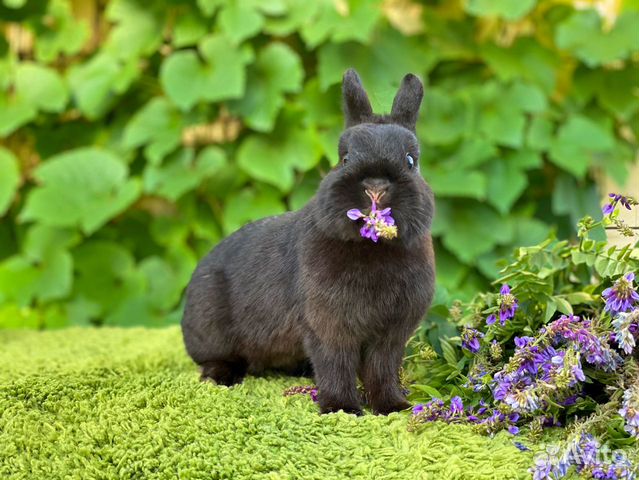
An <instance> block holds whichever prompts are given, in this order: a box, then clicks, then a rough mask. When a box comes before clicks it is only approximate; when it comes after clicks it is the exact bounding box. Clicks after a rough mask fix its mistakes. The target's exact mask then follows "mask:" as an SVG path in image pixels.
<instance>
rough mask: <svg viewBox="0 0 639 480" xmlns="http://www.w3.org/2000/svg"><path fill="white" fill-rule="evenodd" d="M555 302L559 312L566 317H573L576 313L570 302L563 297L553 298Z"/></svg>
mask: <svg viewBox="0 0 639 480" xmlns="http://www.w3.org/2000/svg"><path fill="white" fill-rule="evenodd" d="M553 301H554V302H555V304H556V305H557V310H559V311H560V312H561V313H564V314H566V315H572V314H573V313H574V312H573V310H572V305H570V302H568V300H566V299H565V298H563V297H561V296H555V297H553Z"/></svg>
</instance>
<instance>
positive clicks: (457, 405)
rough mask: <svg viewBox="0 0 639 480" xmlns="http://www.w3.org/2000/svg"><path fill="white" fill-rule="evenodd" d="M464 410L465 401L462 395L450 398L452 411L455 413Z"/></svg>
mask: <svg viewBox="0 0 639 480" xmlns="http://www.w3.org/2000/svg"><path fill="white" fill-rule="evenodd" d="M463 411H464V403H463V402H462V399H461V398H460V397H453V398H451V400H450V412H451V413H452V414H453V415H455V414H458V413H462V412H463Z"/></svg>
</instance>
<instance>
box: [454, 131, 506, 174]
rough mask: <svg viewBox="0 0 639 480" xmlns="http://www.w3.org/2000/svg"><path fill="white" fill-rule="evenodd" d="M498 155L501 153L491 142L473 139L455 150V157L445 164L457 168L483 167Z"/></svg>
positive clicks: (480, 138) (477, 138)
mask: <svg viewBox="0 0 639 480" xmlns="http://www.w3.org/2000/svg"><path fill="white" fill-rule="evenodd" d="M498 154H499V151H498V150H497V148H496V147H495V145H493V144H492V143H491V142H490V141H488V140H487V139H485V138H482V137H473V138H469V139H467V140H465V141H464V142H463V143H462V144H461V145H460V146H459V147H458V148H457V149H456V150H455V153H454V155H452V156H451V157H449V158H447V159H446V160H445V161H444V162H445V163H447V164H450V165H455V166H456V167H457V168H470V167H476V166H479V165H482V164H484V163H486V162H487V161H488V160H490V159H492V158H495V157H496V156H497V155H498Z"/></svg>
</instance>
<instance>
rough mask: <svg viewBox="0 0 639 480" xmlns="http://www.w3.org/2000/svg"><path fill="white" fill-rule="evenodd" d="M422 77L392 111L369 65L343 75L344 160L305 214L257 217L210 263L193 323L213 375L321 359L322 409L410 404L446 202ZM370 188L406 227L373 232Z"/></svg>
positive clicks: (219, 378) (203, 362) (197, 276)
mask: <svg viewBox="0 0 639 480" xmlns="http://www.w3.org/2000/svg"><path fill="white" fill-rule="evenodd" d="M422 96H423V86H422V83H421V81H420V80H419V79H418V78H417V77H416V76H414V75H411V74H409V75H406V76H405V77H404V79H403V81H402V84H401V87H400V89H399V91H398V93H397V95H396V97H395V100H394V102H393V107H392V111H391V113H390V115H383V116H381V115H375V114H373V111H372V108H371V105H370V102H369V100H368V96H367V95H366V92H365V91H364V88H363V87H362V84H361V81H360V79H359V76H358V75H357V73H356V72H355V71H354V70H349V71H347V72H346V74H345V75H344V80H343V101H344V114H345V117H346V130H345V131H344V133H343V134H342V137H341V138H340V142H339V155H340V158H341V159H342V161H341V163H340V165H338V166H337V167H335V168H334V169H333V170H332V171H331V172H330V173H329V174H328V175H327V176H326V177H325V178H324V179H323V180H322V182H321V183H320V186H319V190H318V192H317V194H316V195H315V197H313V198H312V199H311V200H310V201H309V203H308V204H307V205H306V206H305V207H304V208H302V209H301V210H299V211H296V212H289V213H286V214H283V215H279V216H275V217H268V218H264V219H262V220H259V221H256V222H253V223H251V224H248V225H246V226H244V227H243V228H241V229H240V230H238V231H237V232H235V233H234V234H233V235H231V236H230V237H228V238H226V239H225V240H224V241H222V242H221V243H220V244H219V245H218V246H217V247H216V248H215V249H214V250H213V251H212V252H211V253H209V254H208V256H207V257H206V258H204V259H203V260H202V261H201V262H200V264H199V265H198V267H197V269H196V270H195V273H194V274H193V278H192V279H191V282H190V284H189V286H188V289H187V298H186V308H185V312H184V318H183V320H182V330H183V334H184V342H185V344H186V349H187V351H188V353H189V354H190V355H191V357H192V358H193V360H195V362H196V363H197V364H199V365H200V366H201V367H202V378H203V379H206V378H210V379H213V380H215V381H216V382H217V383H218V384H222V385H233V384H235V383H239V382H241V381H242V379H243V377H244V375H245V374H246V373H247V372H249V373H257V372H260V371H262V370H263V369H266V368H268V369H271V368H275V369H284V370H289V371H294V370H295V369H296V368H297V367H299V366H301V365H303V364H304V363H305V362H308V360H310V363H311V365H312V369H313V372H314V376H315V381H316V383H317V386H318V389H319V394H318V397H319V405H320V409H321V411H322V412H323V413H326V412H335V411H337V410H340V409H342V410H344V411H345V412H351V413H356V414H360V413H361V404H360V397H359V395H358V392H357V389H356V378H357V376H358V375H359V377H360V379H361V380H362V381H363V383H364V387H365V390H366V392H367V393H366V397H367V399H368V402H369V404H370V406H371V408H372V409H373V411H374V412H376V413H380V414H387V413H390V412H393V411H397V410H402V409H405V408H407V407H408V406H409V404H408V403H407V402H406V398H405V396H404V394H403V393H402V390H401V388H400V383H399V369H400V366H401V363H402V358H403V353H404V347H405V344H406V341H407V340H408V338H409V337H410V335H411V334H412V333H413V331H414V330H415V328H416V327H417V325H418V323H419V321H420V319H421V318H422V317H423V315H424V314H425V312H426V310H427V309H428V306H429V304H430V302H431V300H432V296H433V290H434V283H435V261H434V255H433V249H432V242H431V237H430V225H431V220H432V217H433V211H434V199H433V195H432V192H431V190H430V188H429V187H428V186H427V184H426V182H424V180H423V178H422V176H421V174H420V172H419V166H418V158H419V144H418V141H417V138H416V137H415V123H416V121H417V116H418V111H419V106H420V103H421V100H422ZM369 198H374V199H376V200H377V203H378V206H379V208H383V207H391V209H392V216H393V217H394V219H395V221H396V226H397V229H398V231H397V233H398V235H397V238H394V239H384V238H382V239H380V240H379V242H377V243H375V242H372V241H371V239H369V238H363V237H362V236H361V234H360V228H361V227H362V220H356V221H353V220H351V219H349V218H348V217H347V215H346V212H347V211H348V210H350V209H352V208H359V209H362V210H364V211H366V210H367V209H368V208H369V207H370V206H371V201H370V199H369Z"/></svg>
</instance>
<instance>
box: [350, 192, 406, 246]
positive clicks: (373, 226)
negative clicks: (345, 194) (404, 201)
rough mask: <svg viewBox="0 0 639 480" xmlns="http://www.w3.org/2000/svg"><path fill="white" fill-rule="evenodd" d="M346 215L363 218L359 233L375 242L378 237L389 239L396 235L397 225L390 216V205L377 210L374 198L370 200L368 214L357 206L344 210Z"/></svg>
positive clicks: (355, 218) (353, 218)
mask: <svg viewBox="0 0 639 480" xmlns="http://www.w3.org/2000/svg"><path fill="white" fill-rule="evenodd" d="M346 216H347V217H348V218H350V219H351V220H359V219H362V220H364V225H363V226H362V228H360V229H359V234H360V235H361V236H362V237H363V238H370V239H371V240H372V241H373V242H376V243H377V241H378V240H379V239H380V238H386V239H388V240H390V239H392V238H395V237H397V226H396V225H395V219H394V218H393V217H392V216H391V209H390V207H387V208H384V209H382V210H378V209H377V205H376V204H375V200H373V201H372V204H371V211H370V213H369V214H368V215H365V214H364V213H362V211H361V210H359V209H357V208H352V209H351V210H349V211H348V212H346Z"/></svg>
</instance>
